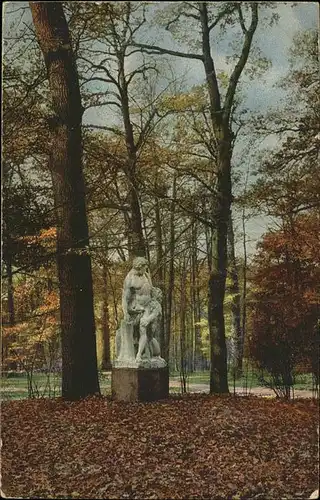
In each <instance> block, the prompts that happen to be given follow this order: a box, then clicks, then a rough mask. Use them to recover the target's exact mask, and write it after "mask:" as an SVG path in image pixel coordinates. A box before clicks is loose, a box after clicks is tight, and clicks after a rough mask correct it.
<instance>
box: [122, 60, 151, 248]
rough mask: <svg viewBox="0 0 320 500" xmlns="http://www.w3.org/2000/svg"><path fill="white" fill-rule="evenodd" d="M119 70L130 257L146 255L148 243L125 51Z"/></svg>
mask: <svg viewBox="0 0 320 500" xmlns="http://www.w3.org/2000/svg"><path fill="white" fill-rule="evenodd" d="M118 71H119V91H120V96H121V111H122V118H123V125H124V130H125V139H126V147H127V155H128V156H127V165H126V175H127V179H128V182H129V194H128V198H129V203H130V212H131V214H130V217H129V221H130V227H129V232H130V247H129V255H130V257H138V256H140V257H146V256H147V255H146V245H145V240H144V237H143V230H142V214H141V209H140V199H139V187H138V182H137V175H136V167H137V149H136V145H135V141H134V136H133V130H132V123H131V120H130V110H129V97H128V84H127V81H126V78H125V70H124V53H123V54H122V53H121V54H120V53H119V56H118Z"/></svg>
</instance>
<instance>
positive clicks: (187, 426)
mask: <svg viewBox="0 0 320 500" xmlns="http://www.w3.org/2000/svg"><path fill="white" fill-rule="evenodd" d="M317 425H318V403H317V402H316V401H314V400H311V399H304V400H303V399H299V400H295V401H294V402H285V401H283V400H276V399H267V398H258V397H255V396H249V397H233V396H220V397H218V396H210V395H206V394H188V395H184V396H181V395H179V396H178V395H177V396H170V398H168V399H166V400H163V401H159V402H156V403H120V402H115V401H112V400H111V399H110V398H109V397H94V398H88V399H85V400H82V401H80V402H65V401H63V400H62V399H60V398H59V399H37V400H18V401H7V402H4V403H3V404H2V441H3V449H2V491H3V492H4V494H5V495H6V497H8V498H10V497H14V498H34V499H35V498H42V499H44V498H83V499H84V498H87V499H91V498H108V499H109V498H110V499H131V498H132V499H136V498H137V499H138V498H139V499H140V498H141V499H169V498H170V499H171V498H172V499H191V498H192V499H218V500H219V499H233V500H243V499H260V500H265V499H274V500H278V499H280V498H283V499H284V498H287V499H289V498H291V499H293V498H297V499H298V498H299V499H305V498H308V497H309V495H310V494H311V493H312V491H313V490H315V489H316V488H317V486H318V446H317V434H316V427H317Z"/></svg>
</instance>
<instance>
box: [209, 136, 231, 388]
mask: <svg viewBox="0 0 320 500" xmlns="http://www.w3.org/2000/svg"><path fill="white" fill-rule="evenodd" d="M219 146H220V147H219V152H218V158H217V199H216V209H215V213H214V214H213V220H214V221H215V228H214V230H213V241H212V260H211V271H210V276H209V286H208V288H209V290H208V318H209V332H210V346H211V348H210V352H211V356H210V357H211V371H210V392H211V393H225V392H229V388H228V370H227V346H226V339H225V323H224V296H225V286H226V275H227V233H228V220H229V214H230V205H231V175H230V174H231V172H230V148H231V145H230V141H228V140H223V141H220V144H219Z"/></svg>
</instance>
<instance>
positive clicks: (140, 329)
mask: <svg viewBox="0 0 320 500" xmlns="http://www.w3.org/2000/svg"><path fill="white" fill-rule="evenodd" d="M161 299H162V292H161V290H160V289H159V288H156V287H153V286H152V282H151V277H150V275H149V272H148V262H147V260H146V259H144V258H143V257H137V258H135V259H134V261H133V265H132V269H131V270H130V271H129V273H128V274H127V276H126V278H125V280H124V285H123V294H122V308H123V313H124V318H123V320H122V322H121V325H120V328H119V330H118V331H117V334H116V355H117V359H116V361H115V366H123V367H145V368H161V367H164V366H166V362H165V360H164V359H163V358H161V357H160V346H159V342H158V340H157V338H156V337H157V336H158V335H159V333H160V327H161V315H162V308H161Z"/></svg>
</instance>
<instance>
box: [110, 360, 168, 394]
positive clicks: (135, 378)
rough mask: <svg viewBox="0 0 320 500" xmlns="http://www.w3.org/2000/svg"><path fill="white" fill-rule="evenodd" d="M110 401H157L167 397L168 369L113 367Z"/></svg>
mask: <svg viewBox="0 0 320 500" xmlns="http://www.w3.org/2000/svg"><path fill="white" fill-rule="evenodd" d="M111 391H112V399H114V400H116V401H145V402H147V401H158V400H159V399H165V398H167V397H168V396H169V369H168V366H166V367H163V368H142V367H140V368H128V367H118V368H117V367H113V368H112V372H111Z"/></svg>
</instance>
